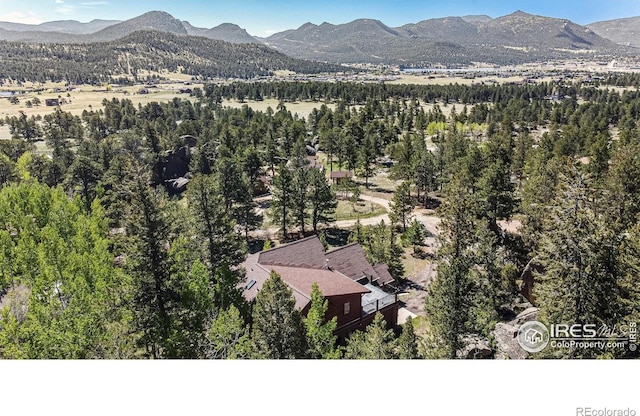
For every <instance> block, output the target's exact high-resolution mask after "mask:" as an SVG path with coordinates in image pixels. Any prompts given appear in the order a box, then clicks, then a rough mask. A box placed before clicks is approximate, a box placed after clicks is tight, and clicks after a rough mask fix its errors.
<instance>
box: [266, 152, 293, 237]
mask: <svg viewBox="0 0 640 416" xmlns="http://www.w3.org/2000/svg"><path fill="white" fill-rule="evenodd" d="M272 193H273V199H272V200H271V207H270V211H271V217H272V218H273V222H274V223H276V224H278V225H280V230H281V231H282V235H283V236H285V237H286V235H287V230H288V227H289V225H290V224H291V217H292V213H291V211H292V210H291V206H292V198H293V196H292V195H293V173H292V172H291V171H290V170H289V169H287V167H286V166H285V165H284V163H281V164H280V166H279V167H278V175H277V176H276V177H275V178H274V179H273V187H272Z"/></svg>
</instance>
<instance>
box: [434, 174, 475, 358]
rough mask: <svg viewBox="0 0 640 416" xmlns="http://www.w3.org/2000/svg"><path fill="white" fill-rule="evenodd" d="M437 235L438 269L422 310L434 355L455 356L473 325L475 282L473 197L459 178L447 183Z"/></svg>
mask: <svg viewBox="0 0 640 416" xmlns="http://www.w3.org/2000/svg"><path fill="white" fill-rule="evenodd" d="M447 196H448V198H447V200H446V202H445V204H444V207H443V216H442V226H441V228H442V231H441V234H440V235H439V239H440V241H441V248H440V250H439V251H438V270H437V275H436V278H435V280H434V281H433V282H432V283H431V285H430V286H429V293H428V296H427V298H426V301H425V310H426V312H427V316H428V318H429V323H430V330H431V334H432V337H433V339H434V340H435V344H436V345H433V346H432V349H433V350H435V351H437V352H436V353H435V355H437V356H440V357H442V358H455V357H456V353H457V351H458V350H459V349H460V348H461V347H462V336H463V335H464V334H465V333H467V332H468V331H469V330H470V329H472V328H473V326H474V325H473V319H472V318H471V316H470V312H469V310H470V309H471V308H472V307H473V293H474V290H475V288H474V284H473V281H472V280H471V277H470V272H471V268H472V267H473V257H472V253H471V250H470V249H471V247H472V242H473V233H474V231H475V223H474V215H473V205H474V204H473V200H472V198H471V196H470V194H469V191H468V189H467V188H466V187H464V186H462V184H461V183H460V181H459V180H454V181H453V182H452V183H450V184H449V187H448V190H447Z"/></svg>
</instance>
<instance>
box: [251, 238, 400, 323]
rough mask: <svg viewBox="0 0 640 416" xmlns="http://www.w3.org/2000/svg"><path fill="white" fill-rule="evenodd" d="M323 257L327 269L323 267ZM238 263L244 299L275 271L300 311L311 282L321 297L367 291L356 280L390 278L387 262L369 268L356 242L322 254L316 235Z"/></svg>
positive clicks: (383, 281) (382, 281)
mask: <svg viewBox="0 0 640 416" xmlns="http://www.w3.org/2000/svg"><path fill="white" fill-rule="evenodd" d="M327 260H328V266H329V268H328V269H327V268H326V267H325V266H326V265H327ZM242 266H243V267H244V269H245V270H246V272H247V279H246V282H244V283H243V284H242V286H243V287H242V289H243V294H244V296H245V298H246V299H247V300H248V301H252V300H253V299H255V297H256V295H257V294H258V291H259V290H260V289H261V288H262V285H263V284H264V282H265V281H266V280H267V279H268V278H269V275H270V272H271V271H275V272H277V273H278V274H280V276H281V277H282V280H284V281H285V282H286V283H287V285H288V286H289V287H290V288H291V289H292V290H293V295H294V297H295V298H296V307H298V308H299V309H301V310H302V309H304V308H305V307H306V306H307V305H308V304H309V302H310V299H311V286H312V284H313V283H314V282H317V283H318V287H319V288H320V290H321V291H322V294H323V295H324V296H325V297H331V296H338V295H347V294H356V293H369V292H370V290H369V289H367V288H366V287H364V286H363V285H362V284H360V283H358V281H359V280H361V279H363V278H364V279H366V282H365V283H369V282H373V283H376V284H378V285H380V286H384V285H385V284H387V283H389V282H391V281H393V278H392V277H391V275H390V274H389V269H388V267H387V265H386V264H379V265H377V266H375V267H372V266H371V264H369V262H368V261H367V257H366V255H365V253H364V250H363V249H362V247H361V246H360V245H359V244H358V243H353V244H349V245H346V246H344V247H341V248H338V249H335V250H333V251H330V252H327V253H325V252H324V247H323V246H322V243H321V242H320V240H319V239H318V237H316V236H312V237H308V238H303V239H302V240H298V241H294V242H293V243H289V244H284V245H282V246H278V247H276V248H273V249H271V250H267V251H263V252H260V253H256V254H252V255H250V256H248V257H247V259H246V260H245V262H244V263H243V264H242Z"/></svg>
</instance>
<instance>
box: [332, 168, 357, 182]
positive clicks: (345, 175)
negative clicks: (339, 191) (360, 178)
mask: <svg viewBox="0 0 640 416" xmlns="http://www.w3.org/2000/svg"><path fill="white" fill-rule="evenodd" d="M329 177H330V178H331V181H332V182H333V183H334V184H336V185H339V184H340V183H342V182H344V181H348V180H350V179H351V178H352V177H353V173H351V172H349V171H342V170H336V171H333V172H331V175H330V176H329Z"/></svg>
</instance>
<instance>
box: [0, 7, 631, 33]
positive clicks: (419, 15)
mask: <svg viewBox="0 0 640 416" xmlns="http://www.w3.org/2000/svg"><path fill="white" fill-rule="evenodd" d="M518 9H519V10H523V11H525V12H528V13H532V14H539V15H544V16H551V17H562V18H567V19H570V20H572V21H574V22H576V23H579V24H587V23H592V22H596V21H600V20H609V19H616V18H621V17H632V16H640V1H638V0H329V1H321V0H313V1H310V0H286V1H285V0H97V1H96V0H0V21H11V22H20V23H33V24H37V23H42V22H46V21H52V20H67V19H71V20H78V21H81V22H88V21H90V20H92V19H114V20H126V19H130V18H132V17H135V16H138V15H140V14H142V13H145V12H148V11H151V10H162V11H166V12H168V13H170V14H171V15H173V16H174V17H175V18H177V19H180V20H188V21H189V22H190V23H191V24H192V25H194V26H198V27H205V28H211V27H214V26H217V25H219V24H221V23H227V22H228V23H235V24H238V25H239V26H241V27H243V28H245V29H246V30H247V31H248V32H249V33H250V34H252V35H255V36H268V35H270V34H271V33H275V32H280V31H283V30H286V29H295V28H297V27H299V26H301V25H302V24H304V23H306V22H312V23H316V24H320V23H322V22H329V23H334V24H339V23H347V22H350V21H352V20H354V19H358V18H371V19H379V20H381V21H382V22H384V23H385V24H386V25H388V26H391V27H397V26H401V25H403V24H406V23H416V22H419V21H421V20H425V19H430V18H434V17H445V16H463V15H469V14H486V15H489V16H491V17H499V16H503V15H505V14H509V13H512V12H514V11H516V10H518Z"/></svg>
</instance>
